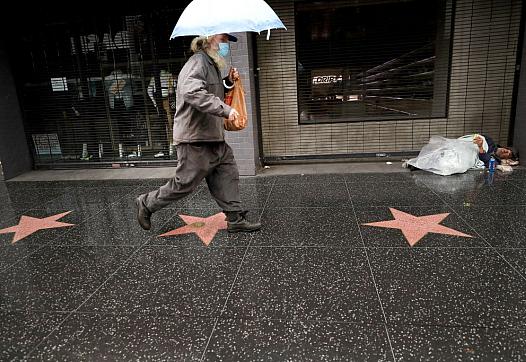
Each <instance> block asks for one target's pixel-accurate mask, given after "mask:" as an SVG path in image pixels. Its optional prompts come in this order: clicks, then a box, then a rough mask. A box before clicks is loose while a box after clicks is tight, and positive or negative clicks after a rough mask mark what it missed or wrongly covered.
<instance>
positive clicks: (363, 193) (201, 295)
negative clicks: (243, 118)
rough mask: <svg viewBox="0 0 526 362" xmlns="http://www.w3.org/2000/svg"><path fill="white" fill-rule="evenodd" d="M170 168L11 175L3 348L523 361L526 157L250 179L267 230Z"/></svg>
mask: <svg viewBox="0 0 526 362" xmlns="http://www.w3.org/2000/svg"><path fill="white" fill-rule="evenodd" d="M163 183H164V180H155V179H149V180H113V181H111V180H107V181H63V182H60V181H58V182H7V183H0V280H1V281H0V360H1V361H11V360H30V361H33V360H34V361H40V360H52V361H59V360H60V361H62V360H67V361H99V360H109V361H113V360H125V361H129V360H145V361H149V360H151V361H160V360H162V361H349V360H359V361H361V360H371V361H380V360H381V361H384V360H385V361H391V360H397V361H398V360H399V361H413V360H442V361H465V360H475V361H486V360H487V361H494V360H502V361H521V360H525V359H526V347H525V346H526V186H525V185H526V171H524V170H518V171H515V172H514V173H512V174H509V175H502V174H496V175H495V177H494V178H493V179H492V180H490V179H488V177H487V175H485V174H483V173H480V172H469V173H466V174H463V175H456V176H451V177H440V176H435V175H432V174H427V173H423V172H418V171H417V172H413V173H407V172H406V173H391V174H374V173H369V174H332V175H307V176H300V175H297V176H294V175H293V176H271V177H258V178H244V179H243V180H242V181H241V196H242V199H243V201H244V204H245V205H246V207H247V208H248V209H250V211H251V213H250V218H252V219H254V220H256V219H260V220H261V221H262V223H263V226H264V228H263V230H262V231H261V232H259V233H256V234H228V233H227V232H226V231H225V230H223V229H224V225H223V224H222V223H221V220H220V217H218V216H215V217H214V215H217V214H218V213H220V212H221V210H220V209H218V207H217V205H216V204H215V203H214V201H213V199H212V198H211V196H210V195H209V193H208V190H207V189H206V187H205V186H203V185H202V186H200V188H199V189H198V190H197V192H196V193H194V194H193V195H192V196H190V197H189V198H187V199H184V200H182V201H179V202H177V203H174V204H172V205H170V207H168V208H166V209H163V210H161V211H159V212H158V213H156V214H155V215H154V217H153V219H152V220H153V223H154V227H153V229H152V230H151V231H150V232H146V231H143V230H142V229H140V228H139V227H138V225H137V223H136V220H135V210H134V208H133V199H134V197H135V196H136V195H138V194H140V193H144V192H146V191H151V190H153V189H155V188H156V187H158V186H160V185H161V184H163ZM179 215H185V217H181V216H179ZM188 217H190V218H188ZM185 220H186V221H185ZM210 220H214V222H213V223H212V222H211V221H210ZM207 223H208V224H207ZM161 235H163V236H161Z"/></svg>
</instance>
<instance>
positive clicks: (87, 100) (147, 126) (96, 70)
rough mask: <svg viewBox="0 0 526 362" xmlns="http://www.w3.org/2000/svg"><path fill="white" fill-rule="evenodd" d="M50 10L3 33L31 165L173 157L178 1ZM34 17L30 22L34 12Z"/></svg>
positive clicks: (181, 51) (182, 44)
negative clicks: (137, 8)
mask: <svg viewBox="0 0 526 362" xmlns="http://www.w3.org/2000/svg"><path fill="white" fill-rule="evenodd" d="M117 11H120V10H118V9H116V10H115V11H114V12H112V13H110V14H108V15H103V16H101V15H100V14H93V15H92V14H85V15H79V14H76V15H75V16H70V15H68V14H61V15H60V16H58V15H57V19H52V20H50V19H46V20H45V21H42V23H35V24H33V25H31V26H28V27H27V28H25V29H23V30H22V31H23V33H21V35H20V37H18V38H13V39H12V43H13V45H12V52H11V54H13V65H14V68H15V74H16V78H17V81H18V82H19V88H20V89H21V90H22V97H21V102H22V108H23V112H24V116H25V117H24V118H25V125H26V133H27V134H28V138H29V142H30V144H31V146H32V148H33V151H34V157H35V161H36V163H37V165H38V164H46V163H61V162H77V163H83V162H108V163H114V162H118V161H125V162H140V161H160V160H170V159H176V154H175V147H173V145H172V146H171V143H172V129H173V117H174V111H175V90H176V87H177V76H178V74H179V71H180V69H181V68H182V66H183V65H184V63H185V61H186V60H187V58H188V56H190V54H189V49H190V44H189V42H190V40H191V39H189V38H178V39H176V40H171V41H170V40H169V36H170V33H171V31H172V28H173V25H174V19H177V18H178V17H179V15H180V13H181V11H182V10H181V9H177V8H176V9H174V8H166V9H159V10H143V11H142V12H140V13H133V12H132V11H128V12H129V13H132V14H133V15H119V14H118V13H117ZM37 21H38V20H37Z"/></svg>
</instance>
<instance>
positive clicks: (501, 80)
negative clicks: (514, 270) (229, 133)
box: [257, 0, 522, 161]
mask: <svg viewBox="0 0 526 362" xmlns="http://www.w3.org/2000/svg"><path fill="white" fill-rule="evenodd" d="M269 4H270V5H271V6H272V7H273V9H275V10H276V12H277V13H278V15H279V16H280V18H281V19H282V20H283V21H284V23H285V25H286V26H287V28H288V31H275V32H273V33H272V36H271V40H270V41H266V40H265V39H264V37H259V38H258V40H257V52H258V54H257V56H258V67H259V77H258V78H259V87H260V105H261V107H260V110H261V127H262V130H261V133H262V144H263V153H264V158H265V159H266V160H267V161H272V160H280V159H287V158H312V157H320V156H323V157H331V156H333V157H334V158H339V157H363V156H364V155H365V156H367V155H371V156H375V155H381V156H384V155H389V154H390V155H393V154H405V153H414V152H416V151H418V150H419V149H420V148H421V147H422V145H424V144H425V143H426V142H427V141H428V139H429V137H430V136H431V135H435V134H439V135H443V136H447V137H458V136H462V135H464V134H467V133H472V132H476V133H485V134H488V135H490V136H491V137H493V138H494V139H496V140H497V141H498V142H500V143H502V144H506V143H507V140H508V133H509V124H510V117H511V111H512V98H513V88H514V80H515V72H516V69H515V66H516V58H517V57H516V54H517V41H518V37H519V28H520V21H521V7H522V2H521V1H520V0H457V1H455V2H452V1H447V0H443V1H441V0H433V1H429V0H410V1H398V0H378V1H374V0H373V1H360V0H359V1H353V2H349V1H316V2H314V1H294V0H271V1H269Z"/></svg>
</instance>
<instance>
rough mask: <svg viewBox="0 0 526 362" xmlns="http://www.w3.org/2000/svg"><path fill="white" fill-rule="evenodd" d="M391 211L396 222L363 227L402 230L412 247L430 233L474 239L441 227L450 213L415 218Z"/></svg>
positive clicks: (375, 223) (377, 223) (373, 223)
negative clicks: (441, 223)
mask: <svg viewBox="0 0 526 362" xmlns="http://www.w3.org/2000/svg"><path fill="white" fill-rule="evenodd" d="M389 210H391V213H392V214H393V216H394V218H395V219H394V220H387V221H380V222H372V223H368V224H363V225H367V226H376V227H381V228H389V229H400V230H402V233H403V234H404V236H405V238H406V239H407V242H408V243H409V245H411V246H414V245H415V244H416V243H418V242H419V241H420V239H422V238H423V237H424V236H426V235H427V234H428V233H434V234H445V235H454V236H462V237H465V238H472V236H471V235H468V234H464V233H461V232H460V231H457V230H455V229H451V228H448V227H446V226H443V225H440V222H441V221H442V220H444V219H445V218H446V217H447V216H448V215H449V213H445V214H436V215H426V216H413V215H411V214H407V213H405V212H403V211H400V210H397V209H393V208H389Z"/></svg>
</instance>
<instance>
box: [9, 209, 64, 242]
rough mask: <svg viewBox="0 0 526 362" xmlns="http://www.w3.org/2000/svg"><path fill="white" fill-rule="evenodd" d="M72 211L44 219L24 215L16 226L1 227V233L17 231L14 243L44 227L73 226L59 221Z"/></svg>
mask: <svg viewBox="0 0 526 362" xmlns="http://www.w3.org/2000/svg"><path fill="white" fill-rule="evenodd" d="M70 212H71V211H68V212H64V213H62V214H57V215H53V216H48V217H45V218H43V219H38V218H36V217H31V216H25V215H22V217H21V218H20V222H19V223H18V225H16V226H11V227H9V228H6V229H1V230H0V234H8V233H15V236H14V238H13V241H12V242H11V243H12V244H14V243H16V242H17V241H20V240H22V239H24V238H26V237H28V236H29V235H31V234H33V233H35V232H37V231H38V230H42V229H55V228H63V227H66V226H73V225H74V224H67V223H65V222H60V221H57V220H58V219H60V218H63V217H64V216H66V215H67V214H69V213H70Z"/></svg>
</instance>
